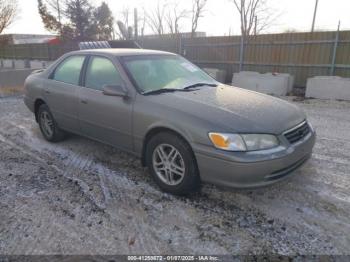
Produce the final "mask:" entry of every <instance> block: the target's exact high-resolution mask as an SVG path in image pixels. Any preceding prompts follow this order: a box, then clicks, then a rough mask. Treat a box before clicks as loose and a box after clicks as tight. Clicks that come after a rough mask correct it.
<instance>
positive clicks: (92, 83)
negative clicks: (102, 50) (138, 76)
mask: <svg viewBox="0 0 350 262" xmlns="http://www.w3.org/2000/svg"><path fill="white" fill-rule="evenodd" d="M105 85H112V86H117V85H119V86H121V85H123V80H122V77H121V75H120V73H119V71H118V70H117V68H116V67H115V66H114V64H113V63H112V61H111V60H109V59H108V58H105V57H99V56H92V57H91V58H90V61H89V64H88V67H87V70H86V77H85V86H86V87H88V88H92V89H96V90H102V89H103V86H105Z"/></svg>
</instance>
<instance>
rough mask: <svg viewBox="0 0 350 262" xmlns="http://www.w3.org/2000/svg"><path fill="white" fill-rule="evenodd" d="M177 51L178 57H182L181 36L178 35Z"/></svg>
mask: <svg viewBox="0 0 350 262" xmlns="http://www.w3.org/2000/svg"><path fill="white" fill-rule="evenodd" d="M178 39H179V42H178V43H179V50H178V52H179V55H182V36H181V34H180V36H179V38H178Z"/></svg>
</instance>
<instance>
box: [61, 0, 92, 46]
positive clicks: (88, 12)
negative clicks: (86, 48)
mask: <svg viewBox="0 0 350 262" xmlns="http://www.w3.org/2000/svg"><path fill="white" fill-rule="evenodd" d="M66 4H67V6H66V10H65V13H66V16H67V18H68V19H69V21H70V26H71V28H72V29H73V31H74V35H75V39H76V40H80V41H84V40H94V39H95V37H96V35H97V30H96V24H95V23H94V18H93V7H92V6H91V5H90V3H89V2H88V0H68V1H67V3H66Z"/></svg>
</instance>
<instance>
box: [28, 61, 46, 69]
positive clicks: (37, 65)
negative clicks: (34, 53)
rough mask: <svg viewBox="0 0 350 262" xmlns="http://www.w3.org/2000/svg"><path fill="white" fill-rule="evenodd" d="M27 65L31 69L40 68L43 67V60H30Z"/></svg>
mask: <svg viewBox="0 0 350 262" xmlns="http://www.w3.org/2000/svg"><path fill="white" fill-rule="evenodd" d="M29 65H30V68H31V69H42V68H44V67H45V62H44V61H39V60H31V61H30V62H29Z"/></svg>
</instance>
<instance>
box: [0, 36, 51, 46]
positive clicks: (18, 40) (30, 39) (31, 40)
mask: <svg viewBox="0 0 350 262" xmlns="http://www.w3.org/2000/svg"><path fill="white" fill-rule="evenodd" d="M56 38H57V36H56V35H30V34H4V35H0V44H3V45H19V44H40V43H48V42H50V41H52V40H54V39H56Z"/></svg>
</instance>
